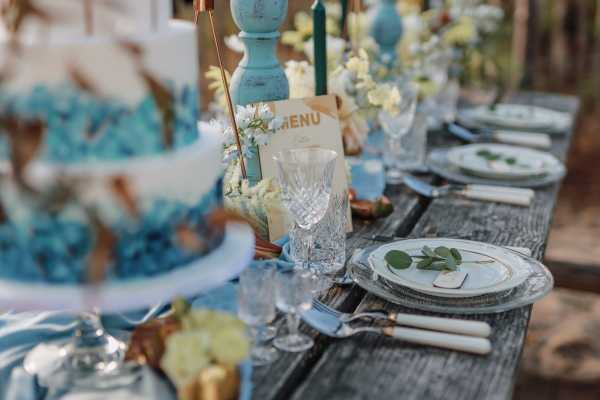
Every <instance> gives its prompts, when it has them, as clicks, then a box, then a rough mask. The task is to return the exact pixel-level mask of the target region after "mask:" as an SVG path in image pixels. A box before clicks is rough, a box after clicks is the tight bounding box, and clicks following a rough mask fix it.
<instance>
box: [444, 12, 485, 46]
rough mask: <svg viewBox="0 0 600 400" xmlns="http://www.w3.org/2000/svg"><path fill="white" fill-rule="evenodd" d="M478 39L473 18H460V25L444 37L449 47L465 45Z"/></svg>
mask: <svg viewBox="0 0 600 400" xmlns="http://www.w3.org/2000/svg"><path fill="white" fill-rule="evenodd" d="M476 37H477V29H476V27H475V23H474V22H473V19H472V18H471V17H466V16H463V17H460V19H459V20H458V23H457V24H456V25H454V26H452V27H451V28H450V29H448V30H447V31H446V32H445V33H444V36H443V40H444V43H446V44H449V45H464V44H468V43H470V42H472V41H473V40H475V39H476Z"/></svg>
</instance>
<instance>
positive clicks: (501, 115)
mask: <svg viewBox="0 0 600 400" xmlns="http://www.w3.org/2000/svg"><path fill="white" fill-rule="evenodd" d="M459 120H462V121H463V122H465V123H466V124H468V125H472V124H477V125H480V126H484V127H489V128H504V129H515V130H528V131H543V132H546V133H550V134H562V133H564V132H566V131H567V130H568V129H569V128H570V127H571V124H572V123H573V120H572V118H571V115H570V114H568V113H564V112H560V111H555V110H550V109H548V108H542V107H536V106H530V105H523V104H498V105H497V106H496V107H494V108H490V107H488V106H480V107H475V108H469V109H466V110H461V111H460V113H459Z"/></svg>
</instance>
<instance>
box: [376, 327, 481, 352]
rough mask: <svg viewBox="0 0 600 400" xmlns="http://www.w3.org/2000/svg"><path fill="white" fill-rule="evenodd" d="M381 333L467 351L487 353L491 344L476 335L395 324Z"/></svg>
mask: <svg viewBox="0 0 600 400" xmlns="http://www.w3.org/2000/svg"><path fill="white" fill-rule="evenodd" d="M383 333H384V334H385V335H386V336H390V337H394V338H398V339H402V340H404V341H406V342H410V343H417V344H423V345H428V346H435V347H441V348H444V349H450V350H459V351H464V352H467V353H474V354H488V353H489V352H490V351H492V344H491V343H490V341H489V340H488V339H483V338H478V337H470V336H461V335H452V334H449V333H440V332H432V331H424V330H421V329H411V328H401V327H397V326H396V327H388V328H383Z"/></svg>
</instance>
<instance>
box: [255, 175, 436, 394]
mask: <svg viewBox="0 0 600 400" xmlns="http://www.w3.org/2000/svg"><path fill="white" fill-rule="evenodd" d="M386 194H387V195H388V197H389V198H390V200H391V201H392V202H393V204H394V205H395V209H394V213H393V214H392V215H390V216H389V217H387V218H385V219H381V220H376V221H370V222H364V221H355V227H354V228H355V229H354V233H353V234H352V235H350V237H349V238H348V241H347V244H346V246H347V251H346V253H347V255H348V256H350V255H351V254H352V253H353V252H354V249H356V248H360V247H364V246H367V245H370V244H372V243H373V242H371V241H370V240H369V239H367V238H368V237H371V236H372V235H386V236H387V235H394V234H396V232H404V234H407V233H408V232H410V230H411V229H412V227H413V226H414V224H415V223H416V222H417V220H418V219H419V217H420V215H421V214H422V213H423V210H424V209H425V207H426V204H427V202H426V201H424V200H423V199H420V198H419V197H418V196H416V195H414V194H413V193H411V192H409V191H408V190H406V189H403V188H401V187H391V188H389V189H388V190H387V191H386ZM363 296H364V291H363V290H362V289H360V288H359V287H357V286H351V287H348V288H340V287H335V288H333V289H332V290H331V291H330V292H329V293H328V294H327V296H325V298H324V299H323V300H324V301H326V302H327V303H329V304H332V305H334V306H335V307H337V308H338V309H340V310H353V309H355V308H356V306H357V305H358V304H359V302H360V300H361V299H362V298H363ZM283 329H285V328H283ZM303 330H304V331H305V332H308V333H310V334H311V335H313V337H314V338H315V347H314V348H313V349H311V350H309V351H308V352H306V353H301V354H290V353H282V354H281V358H280V359H279V360H278V361H277V362H275V363H274V364H272V365H269V366H266V367H262V368H256V369H255V370H254V373H253V383H254V388H253V390H254V391H253V398H254V399H261V400H269V399H288V398H289V397H290V395H291V392H292V391H293V390H294V389H295V388H296V387H297V386H298V384H299V382H301V381H302V380H303V379H304V378H305V377H306V375H307V374H308V373H309V372H310V369H311V367H312V366H313V365H314V364H315V363H316V362H317V361H318V359H319V358H320V356H321V355H322V354H323V352H324V351H325V349H327V347H328V346H329V345H330V342H331V340H330V339H328V338H326V337H323V336H320V335H317V334H316V332H314V331H312V330H310V329H308V328H306V327H303Z"/></svg>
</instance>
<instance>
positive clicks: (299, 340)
mask: <svg viewBox="0 0 600 400" xmlns="http://www.w3.org/2000/svg"><path fill="white" fill-rule="evenodd" d="M275 282H276V283H275V299H276V304H277V308H279V309H280V310H281V311H283V312H285V313H287V326H288V334H287V335H285V336H279V337H277V338H276V339H275V340H274V342H273V343H274V344H275V347H277V348H278V349H280V350H283V351H289V352H301V351H305V350H308V349H310V348H311V347H312V346H313V345H314V341H313V340H312V338H310V337H309V336H307V335H304V334H302V333H300V332H299V331H298V325H299V322H300V314H301V313H302V312H304V311H307V310H310V308H311V307H312V300H313V284H314V281H313V279H312V274H311V273H310V271H307V270H304V269H297V268H294V269H288V270H285V271H280V272H278V274H277V278H276V280H275Z"/></svg>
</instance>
